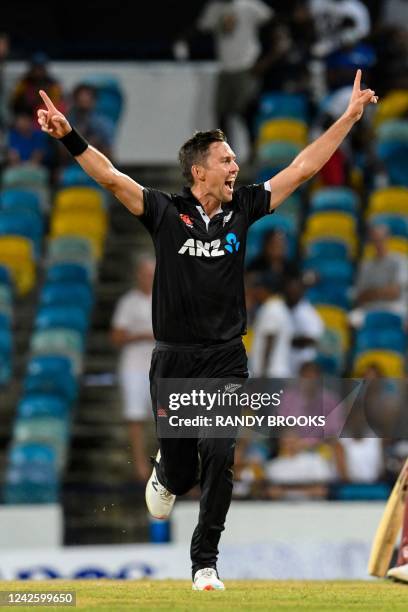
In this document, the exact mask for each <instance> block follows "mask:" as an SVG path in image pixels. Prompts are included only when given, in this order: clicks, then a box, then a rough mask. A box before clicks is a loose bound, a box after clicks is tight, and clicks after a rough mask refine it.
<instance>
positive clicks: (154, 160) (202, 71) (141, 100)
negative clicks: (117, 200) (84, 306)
mask: <svg viewBox="0 0 408 612" xmlns="http://www.w3.org/2000/svg"><path fill="white" fill-rule="evenodd" d="M49 67H50V73H51V74H53V75H55V76H56V77H57V78H58V79H59V80H60V82H61V84H62V86H63V88H64V91H65V92H67V93H68V92H70V91H71V90H72V88H73V87H74V86H75V85H76V84H78V83H79V82H81V80H84V79H86V78H87V77H90V76H95V75H110V76H114V77H116V78H117V79H118V82H119V85H120V87H121V88H122V90H123V93H124V100H125V105H124V110H123V115H122V117H121V119H120V123H119V128H118V129H119V131H118V136H117V139H116V143H115V147H114V153H115V159H116V161H117V163H120V164H124V165H132V164H140V165H167V164H171V165H176V164H177V163H178V162H177V151H178V149H179V148H180V145H181V144H182V143H183V142H184V141H185V140H186V139H187V138H189V137H190V136H191V134H192V133H193V132H194V131H195V130H207V129H211V128H213V127H214V120H213V113H212V101H213V95H214V86H215V76H216V73H217V64H216V63H215V62H194V63H189V62H183V63H180V64H179V63H176V62H50V65H49ZM25 70H26V64H25V63H24V62H14V61H13V62H8V63H7V64H6V71H5V75H6V90H7V91H8V92H10V90H11V88H12V86H13V84H14V83H15V81H16V79H17V78H19V77H20V76H21V75H22V74H23V72H24V71H25ZM39 103H40V100H39Z"/></svg>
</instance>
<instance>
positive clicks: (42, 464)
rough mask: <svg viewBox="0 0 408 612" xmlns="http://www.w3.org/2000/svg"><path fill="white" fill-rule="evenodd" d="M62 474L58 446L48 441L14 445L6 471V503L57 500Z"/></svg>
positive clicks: (54, 501) (40, 502)
mask: <svg viewBox="0 0 408 612" xmlns="http://www.w3.org/2000/svg"><path fill="white" fill-rule="evenodd" d="M59 489H60V482H59V475H58V467H57V458H56V452H55V450H54V449H53V448H52V447H51V446H49V445H45V444H40V443H31V444H15V445H13V446H12V448H11V450H10V452H9V456H8V465H7V469H6V474H5V486H4V502H5V503H6V504H42V503H56V502H57V501H58V498H59Z"/></svg>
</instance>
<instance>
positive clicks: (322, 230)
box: [301, 212, 357, 257]
mask: <svg viewBox="0 0 408 612" xmlns="http://www.w3.org/2000/svg"><path fill="white" fill-rule="evenodd" d="M319 239H320V240H330V239H336V240H340V241H341V242H344V243H345V244H346V246H347V248H348V250H349V251H350V253H351V255H352V257H354V256H355V254H356V252H357V233H356V221H355V218H354V217H353V216H352V215H349V214H347V213H343V212H321V213H316V214H313V215H311V216H310V217H309V218H308V220H307V222H306V228H305V231H304V233H303V235H302V240H301V242H302V246H303V247H305V246H306V245H307V244H310V243H311V242H314V241H315V240H319Z"/></svg>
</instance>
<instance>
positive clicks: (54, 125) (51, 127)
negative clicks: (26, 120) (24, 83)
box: [37, 89, 72, 138]
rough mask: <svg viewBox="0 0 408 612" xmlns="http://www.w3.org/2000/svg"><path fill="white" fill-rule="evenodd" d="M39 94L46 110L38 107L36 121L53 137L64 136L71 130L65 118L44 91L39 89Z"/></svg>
mask: <svg viewBox="0 0 408 612" xmlns="http://www.w3.org/2000/svg"><path fill="white" fill-rule="evenodd" d="M39 94H40V96H41V98H42V100H43V102H44V104H45V106H46V107H47V110H44V109H42V108H40V110H38V111H37V115H38V123H39V124H40V127H41V129H42V131H43V132H47V134H49V135H50V136H53V137H54V138H62V137H63V136H66V135H67V134H68V133H69V132H70V131H71V130H72V128H71V126H70V124H69V123H68V120H67V118H66V117H65V116H64V115H63V114H62V113H61V112H60V111H59V110H58V109H57V108H55V106H54V104H53V103H52V101H51V100H50V98H49V97H48V96H47V94H46V93H45V91H43V90H42V89H40V92H39Z"/></svg>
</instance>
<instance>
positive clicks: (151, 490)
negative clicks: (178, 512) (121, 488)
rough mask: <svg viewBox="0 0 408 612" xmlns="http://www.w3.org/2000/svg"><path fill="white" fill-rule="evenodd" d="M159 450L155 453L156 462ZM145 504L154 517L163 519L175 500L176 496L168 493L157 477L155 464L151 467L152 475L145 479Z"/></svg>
mask: <svg viewBox="0 0 408 612" xmlns="http://www.w3.org/2000/svg"><path fill="white" fill-rule="evenodd" d="M160 456H161V455H160V450H159V451H158V452H157V455H156V462H157V463H159V462H160ZM145 499H146V506H147V509H148V510H149V512H150V514H151V515H152V517H153V518H155V519H161V520H165V519H167V518H169V516H170V512H171V511H172V508H173V506H174V502H175V501H176V496H175V495H173V493H170V491H168V490H167V489H166V488H165V487H163V485H162V484H160V482H159V479H158V478H157V473H156V466H154V467H153V471H152V475H151V476H150V478H149V480H148V481H147V485H146V492H145Z"/></svg>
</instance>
